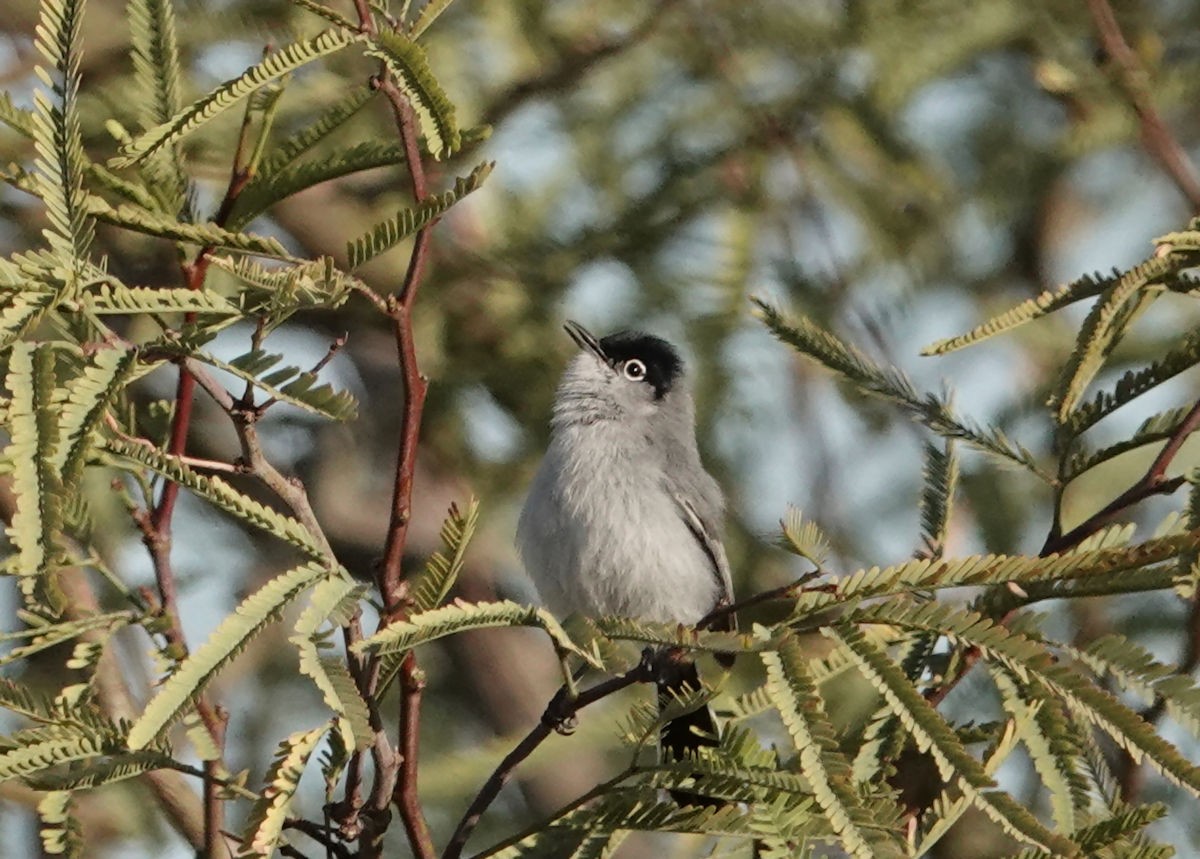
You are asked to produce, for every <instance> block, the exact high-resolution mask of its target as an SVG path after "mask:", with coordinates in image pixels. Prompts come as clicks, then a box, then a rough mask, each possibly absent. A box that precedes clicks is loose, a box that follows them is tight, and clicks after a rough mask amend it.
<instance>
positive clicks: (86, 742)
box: [0, 730, 113, 780]
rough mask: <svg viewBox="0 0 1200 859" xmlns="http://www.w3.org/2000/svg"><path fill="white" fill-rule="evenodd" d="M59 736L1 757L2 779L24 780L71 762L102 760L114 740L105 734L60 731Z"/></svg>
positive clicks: (26, 744) (24, 744) (38, 741)
mask: <svg viewBox="0 0 1200 859" xmlns="http://www.w3.org/2000/svg"><path fill="white" fill-rule="evenodd" d="M56 733H57V736H54V737H50V738H46V739H37V740H35V741H32V742H27V743H21V744H19V745H17V746H16V747H15V748H11V749H8V750H7V751H5V752H4V753H3V754H0V780H8V779H14V778H24V777H26V776H32V775H36V774H37V773H40V772H42V771H43V770H48V769H50V768H51V767H56V766H58V765H59V764H64V763H67V762H69V761H81V760H87V759H89V758H94V757H98V756H100V755H103V754H105V753H106V752H108V751H113V749H111V748H110V746H111V745H112V741H111V739H110V738H109V737H107V736H104V735H102V734H90V733H80V732H78V731H63V730H58V731H57V732H56Z"/></svg>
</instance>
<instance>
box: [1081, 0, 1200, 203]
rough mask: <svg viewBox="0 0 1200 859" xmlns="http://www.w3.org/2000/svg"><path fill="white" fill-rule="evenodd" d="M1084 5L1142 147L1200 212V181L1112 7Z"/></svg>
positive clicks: (1096, 0) (1096, 1)
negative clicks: (1138, 128)
mask: <svg viewBox="0 0 1200 859" xmlns="http://www.w3.org/2000/svg"><path fill="white" fill-rule="evenodd" d="M1087 4H1088V11H1089V12H1090V13H1091V15H1092V22H1093V23H1094V24H1095V26H1096V34H1097V35H1098V36H1099V37H1100V44H1101V45H1102V46H1103V48H1104V53H1105V54H1107V55H1108V57H1109V58H1110V59H1111V60H1112V61H1113V63H1115V64H1116V67H1117V69H1116V74H1115V78H1116V82H1117V85H1118V86H1119V87H1120V88H1121V91H1122V92H1123V94H1124V95H1125V97H1126V98H1127V99H1128V100H1129V104H1130V106H1131V107H1132V108H1133V111H1134V113H1136V114H1137V117H1138V122H1139V123H1140V125H1141V130H1142V145H1143V146H1144V147H1145V149H1146V151H1147V152H1148V153H1149V154H1150V155H1151V157H1153V158H1154V159H1155V160H1156V161H1158V163H1159V165H1161V166H1162V168H1163V170H1165V171H1166V173H1167V175H1168V176H1170V177H1171V180H1172V181H1173V182H1174V183H1175V187H1176V188H1178V189H1179V192H1180V193H1181V194H1183V196H1184V197H1186V198H1187V200H1188V202H1189V203H1191V205H1192V211H1200V178H1197V176H1196V169H1195V167H1194V166H1193V165H1192V162H1191V159H1189V158H1188V155H1187V152H1186V151H1185V150H1184V148H1183V147H1182V146H1180V145H1179V141H1178V140H1176V139H1175V136H1174V135H1173V134H1172V133H1171V130H1170V129H1169V128H1167V124H1166V123H1165V122H1163V119H1162V117H1161V116H1160V115H1159V113H1158V109H1157V108H1156V107H1155V106H1154V100H1153V99H1152V98H1151V97H1150V92H1149V90H1148V88H1147V86H1146V79H1147V75H1146V70H1145V69H1143V68H1142V64H1141V62H1140V61H1139V60H1138V57H1137V54H1135V53H1134V52H1133V49H1132V48H1130V47H1129V43H1128V42H1126V41H1125V35H1124V34H1123V33H1122V32H1121V26H1120V24H1118V23H1117V16H1116V15H1115V14H1113V10H1112V6H1110V5H1109V4H1108V0H1087Z"/></svg>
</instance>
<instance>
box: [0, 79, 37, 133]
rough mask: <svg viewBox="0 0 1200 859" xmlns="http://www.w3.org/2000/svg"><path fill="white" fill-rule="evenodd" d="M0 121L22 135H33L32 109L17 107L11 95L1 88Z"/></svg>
mask: <svg viewBox="0 0 1200 859" xmlns="http://www.w3.org/2000/svg"><path fill="white" fill-rule="evenodd" d="M0 122H3V123H4V124H5V125H7V126H8V127H9V128H11V129H12V130H13V131H15V132H17V133H18V134H20V135H23V136H24V137H33V125H34V117H33V111H32V110H26V109H25V108H23V107H17V106H16V105H15V104H13V100H12V96H11V95H10V94H9V93H7V92H5V91H3V90H0Z"/></svg>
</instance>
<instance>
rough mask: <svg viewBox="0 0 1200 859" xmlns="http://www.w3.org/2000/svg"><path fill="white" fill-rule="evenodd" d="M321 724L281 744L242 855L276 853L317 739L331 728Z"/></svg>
mask: <svg viewBox="0 0 1200 859" xmlns="http://www.w3.org/2000/svg"><path fill="white" fill-rule="evenodd" d="M329 727H330V726H329V725H322V726H321V727H319V728H313V729H312V730H310V731H298V732H296V733H294V734H292V735H290V736H289V737H288V738H287V739H286V740H284V741H283V742H281V743H280V744H279V751H278V752H277V754H276V756H275V762H274V763H272V764H271V768H270V770H268V771H267V775H266V779H265V781H266V788H265V789H264V790H263V793H262V798H261V799H260V800H259V801H258V802H256V803H255V804H254V808H253V809H252V810H251V811H250V817H249V819H248V820H247V821H246V828H245V832H244V833H243V835H242V839H241V844H242V850H241V852H240V853H239V854H238V855H240V856H261V857H267V856H274V855H275V850H276V848H277V847H278V845H279V838H280V836H281V835H282V834H283V824H284V822H285V821H286V819H287V817H288V814H289V812H290V811H291V808H292V801H293V800H294V799H295V797H296V789H297V788H298V787H299V785H300V777H301V776H303V775H304V770H305V768H306V767H307V766H308V761H309V758H311V757H312V754H313V752H314V751H316V748H317V743H319V742H321V738H322V737H324V736H325V734H326V733H328V731H329Z"/></svg>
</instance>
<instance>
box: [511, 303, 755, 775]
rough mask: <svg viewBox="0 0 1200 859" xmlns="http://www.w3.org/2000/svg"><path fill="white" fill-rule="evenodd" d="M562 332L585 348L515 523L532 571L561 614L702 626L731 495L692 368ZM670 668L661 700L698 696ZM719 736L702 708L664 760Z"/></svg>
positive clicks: (663, 348)
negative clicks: (707, 451)
mask: <svg viewBox="0 0 1200 859" xmlns="http://www.w3.org/2000/svg"><path fill="white" fill-rule="evenodd" d="M565 327H566V329H567V333H569V334H570V335H571V337H572V338H573V339H574V340H575V342H576V343H577V344H579V347H580V349H581V350H582V351H581V352H580V354H579V355H577V356H576V357H575V358H574V360H572V361H571V363H570V364H569V365H568V366H567V369H566V371H565V372H564V373H563V378H562V381H561V382H560V383H559V386H558V391H557V393H556V395H555V399H554V415H553V418H552V419H551V422H550V426H551V435H550V446H549V448H548V449H547V451H546V456H545V458H544V459H543V460H542V464H541V467H540V468H539V469H538V472H537V476H536V477H535V478H534V481H533V486H532V487H531V489H530V491H529V498H528V500H526V502H525V507H524V509H523V510H522V511H521V519H520V522H519V524H518V526H517V547H518V549H519V551H520V553H521V558H522V560H523V561H524V564H525V568H526V570H527V571H528V572H529V575H530V577H531V578H532V579H533V582H534V584H535V585H536V586H537V589H538V592H539V593H540V594H541V597H542V599H543V601H544V602H545V603H546V605H547V606H548V607H549V608H550V610H551V611H553V612H554V613H555V614H558V615H559V616H564V615H566V614H569V613H571V612H579V613H581V614H585V615H590V616H599V615H606V614H615V615H621V616H624V617H636V618H644V619H646V620H652V621H658V622H662V623H683V624H689V625H690V624H694V623H696V621H698V620H700V618H702V617H704V616H705V615H706V614H708V613H709V612H710V611H712V609H713V608H715V607H716V606H717V605H719V604H722V603H727V602H730V601H732V598H733V587H732V584H731V581H730V576H729V564H728V561H726V558H725V548H724V546H723V545H722V544H721V536H720V530H721V523H722V520H723V518H724V499H723V497H722V495H721V489H720V487H719V486H718V485H717V482H716V481H715V480H713V478H712V476H711V475H709V474H708V472H706V471H705V470H704V466H703V465H702V464H701V462H700V453H699V451H698V450H697V448H696V418H695V408H694V406H693V404H692V396H691V393H690V392H689V390H688V387H687V385H686V383H685V378H684V368H683V362H682V360H681V359H680V357H679V353H678V352H676V351H675V349H674V348H673V347H672V346H671V344H670V343H667V342H666V341H665V340H662V339H660V338H658V337H653V336H651V335H648V334H641V333H635V332H621V333H618V334H612V335H610V336H608V337H605V338H603V339H600V340H597V339H596V338H595V337H593V336H592V335H591V334H590V333H589V332H588V331H587V329H585V328H584V327H583V326H582V325H579V324H578V323H575V322H568V323H567V325H566V326H565ZM674 665H675V666H676V667H677V669H678V670H674V669H673V670H671V671H669V672H665V673H664V674H663V675H661V679H660V689H659V698H660V701H662V700H664V699H667V698H669V696H670V695H671V693H672V690H674V691H676V692H678V691H680V690H682V688H684V687H690V688H691V689H693V690H695V689H698V688H699V676H698V674H697V672H696V666H695V663H694V662H692V661H690V660H684V661H682V662H680V663H674ZM668 674H669V675H671V676H668ZM715 735H716V725H715V724H714V722H713V719H712V714H711V713H710V712H709V711H708V708H706V707H701V708H700V709H699V710H696V711H694V712H692V713H689V714H687V715H685V716H682V717H680V718H679V719H675V720H673V721H672V722H671V723H669V724H668V725H667V726H666V727H665V728H664V729H663V735H662V747H663V751H664V753H665V754H666V755H667V756H669V757H671V758H679V757H681V756H682V755H683V753H684V752H685V751H686V750H688V749H694V748H696V747H697V746H699V745H711V744H712V743H713V740H712V739H711V738H712V737H715Z"/></svg>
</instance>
